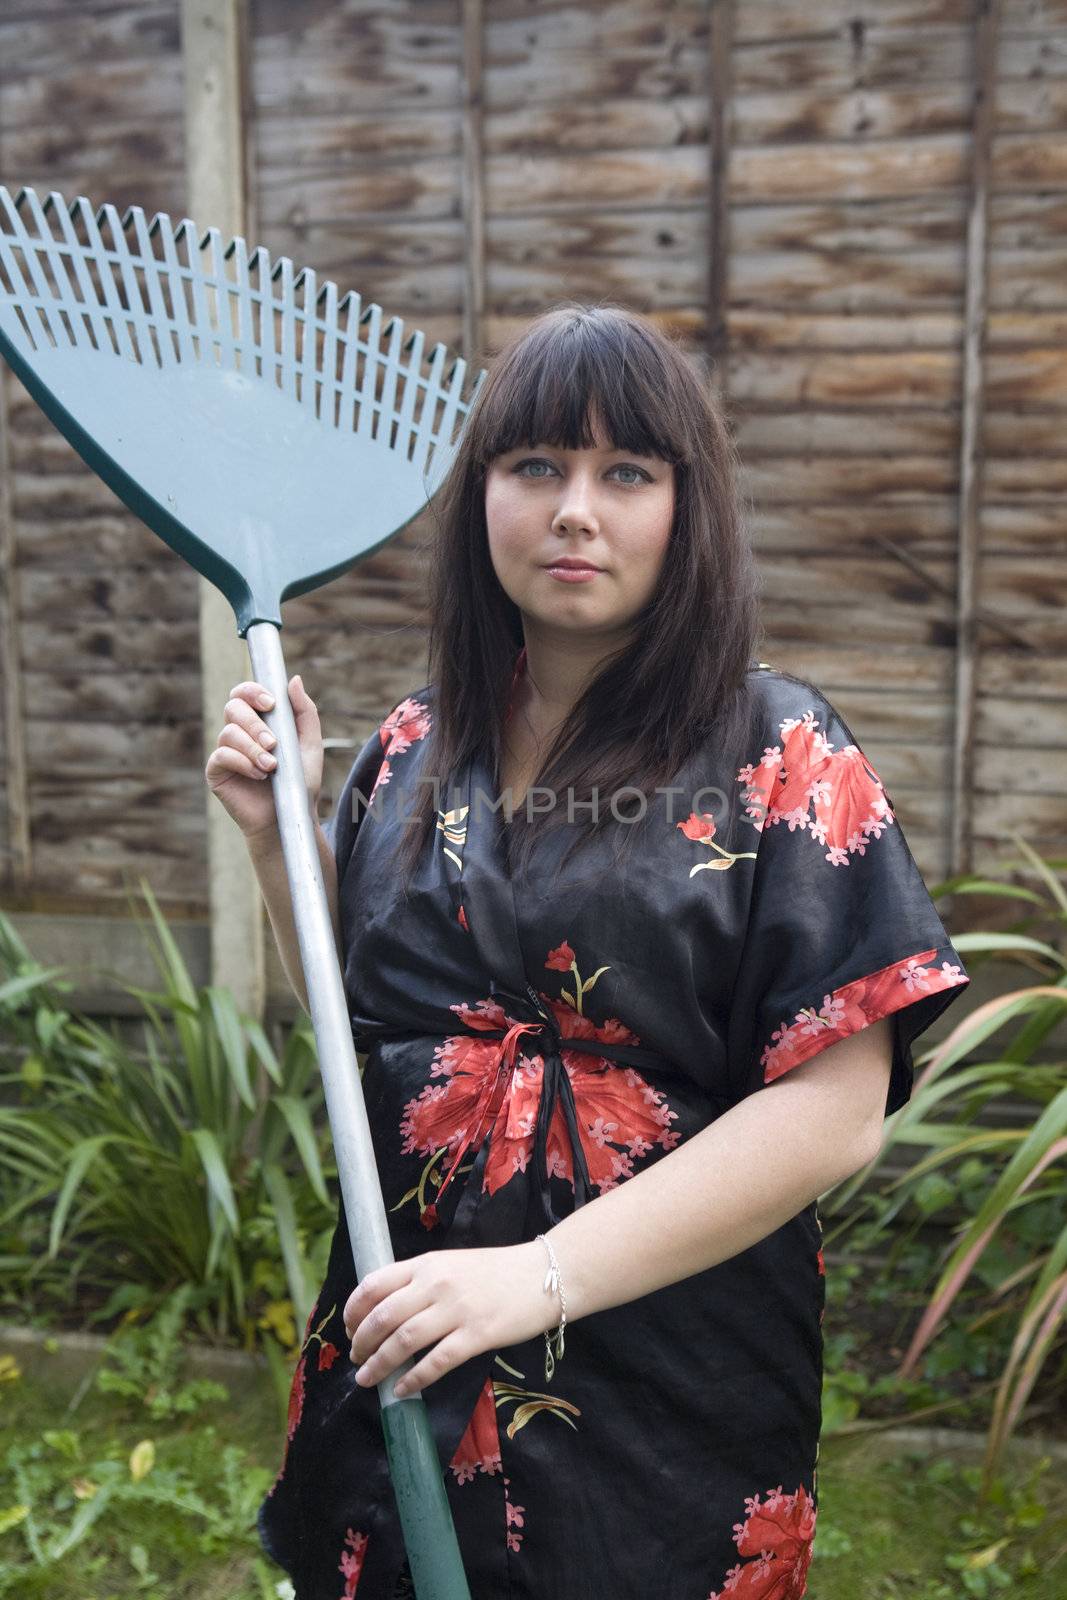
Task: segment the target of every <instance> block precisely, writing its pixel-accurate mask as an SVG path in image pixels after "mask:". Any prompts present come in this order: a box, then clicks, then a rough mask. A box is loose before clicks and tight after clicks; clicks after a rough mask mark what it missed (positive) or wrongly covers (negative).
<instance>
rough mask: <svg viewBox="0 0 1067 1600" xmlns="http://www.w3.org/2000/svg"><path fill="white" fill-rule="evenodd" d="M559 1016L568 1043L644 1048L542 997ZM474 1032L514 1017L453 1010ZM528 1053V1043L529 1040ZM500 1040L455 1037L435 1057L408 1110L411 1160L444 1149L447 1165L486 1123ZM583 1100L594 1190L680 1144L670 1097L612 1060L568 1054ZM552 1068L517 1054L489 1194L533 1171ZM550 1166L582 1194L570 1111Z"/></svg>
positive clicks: (486, 1006)
mask: <svg viewBox="0 0 1067 1600" xmlns="http://www.w3.org/2000/svg"><path fill="white" fill-rule="evenodd" d="M541 998H542V999H543V1000H544V1002H545V1004H546V1006H550V1007H551V1008H552V1013H553V1015H554V1016H555V1019H556V1022H557V1024H558V1025H559V1029H560V1032H561V1034H563V1035H564V1036H565V1037H566V1036H572V1037H578V1038H583V1039H598V1040H601V1041H603V1042H604V1043H619V1044H634V1045H639V1044H640V1040H639V1039H638V1038H637V1036H636V1035H635V1034H633V1033H631V1032H630V1030H629V1029H628V1028H625V1027H623V1025H622V1023H621V1022H618V1021H616V1020H615V1019H613V1018H610V1019H609V1020H608V1021H607V1022H605V1023H603V1024H601V1025H598V1024H596V1023H594V1022H592V1021H591V1020H590V1019H589V1018H588V1017H586V1016H583V1015H581V1014H580V1013H579V1012H577V1011H575V1010H574V1008H573V1007H572V1006H570V1005H567V1004H564V1003H563V1002H561V1001H558V1000H553V999H552V998H551V997H550V996H548V995H542V997H541ZM451 1009H452V1010H453V1011H455V1012H456V1013H457V1014H458V1015H459V1016H461V1017H462V1018H463V1020H464V1022H465V1023H466V1024H467V1025H468V1026H469V1027H471V1028H473V1029H475V1030H477V1029H479V1028H484V1029H487V1030H488V1029H497V1028H507V1027H509V1026H510V1025H511V1024H512V1022H513V1020H514V1019H513V1018H511V1017H509V1016H508V1015H507V1013H506V1012H505V1011H504V1009H503V1008H502V1007H501V1006H500V1004H499V1003H498V1002H497V1001H495V1000H480V1001H478V1003H477V1004H476V1005H474V1006H468V1005H465V1004H462V1003H461V1004H458V1005H454V1006H452V1008H451ZM520 1050H521V1041H520ZM500 1051H501V1041H500V1040H499V1039H486V1040H481V1039H479V1038H478V1037H477V1034H476V1033H474V1034H452V1035H449V1036H448V1037H447V1038H446V1039H444V1040H443V1042H442V1043H441V1044H439V1045H438V1046H437V1047H436V1049H435V1051H434V1061H433V1065H432V1067H431V1078H432V1079H433V1080H435V1081H433V1082H431V1083H428V1084H427V1085H426V1087H425V1088H424V1089H423V1090H422V1092H421V1093H420V1094H419V1095H418V1096H417V1097H416V1098H415V1099H413V1100H409V1101H408V1102H407V1104H406V1105H405V1107H404V1115H403V1118H402V1120H401V1123H400V1132H401V1134H402V1135H403V1138H404V1143H403V1145H402V1150H403V1153H404V1154H405V1155H412V1154H414V1153H416V1152H418V1153H419V1154H421V1155H426V1156H432V1155H433V1154H434V1152H436V1151H438V1150H441V1149H445V1150H446V1152H447V1154H446V1158H445V1159H446V1162H447V1161H448V1160H449V1159H451V1157H452V1156H453V1155H454V1154H455V1152H456V1151H457V1150H458V1149H459V1148H460V1147H461V1145H462V1144H463V1141H464V1139H465V1138H466V1136H467V1132H468V1129H469V1128H470V1127H471V1126H472V1125H473V1124H474V1123H475V1122H476V1119H477V1117H478V1116H480V1115H481V1114H482V1107H483V1105H484V1102H485V1099H486V1095H487V1093H488V1091H489V1090H491V1088H492V1086H493V1084H494V1083H495V1082H496V1078H497V1066H498V1062H499V1060H500ZM561 1055H562V1060H563V1066H564V1070H565V1071H566V1072H567V1074H568V1076H569V1078H570V1082H571V1089H572V1091H573V1094H574V1101H575V1107H576V1111H577V1120H578V1127H579V1134H580V1137H581V1141H582V1148H583V1151H584V1154H585V1159H586V1165H587V1167H588V1170H589V1177H590V1181H591V1182H592V1183H593V1184H594V1185H595V1187H596V1188H597V1189H598V1190H600V1191H601V1192H603V1191H605V1190H607V1189H613V1188H615V1187H616V1185H617V1184H618V1182H619V1180H620V1179H621V1178H628V1177H631V1176H632V1175H633V1171H634V1162H635V1161H636V1160H639V1159H640V1157H642V1156H645V1155H647V1154H648V1152H649V1151H650V1150H651V1149H652V1148H653V1146H655V1145H657V1144H658V1145H660V1146H661V1147H662V1148H663V1149H664V1150H671V1149H673V1148H674V1146H675V1145H676V1144H677V1143H678V1140H679V1139H680V1137H681V1135H680V1134H678V1133H674V1132H672V1131H671V1129H670V1124H671V1122H672V1121H675V1120H676V1119H677V1116H678V1113H677V1112H676V1111H672V1110H671V1109H670V1108H669V1106H668V1104H667V1101H666V1098H665V1096H664V1095H663V1094H661V1093H660V1091H659V1090H658V1089H654V1088H653V1087H652V1086H651V1084H649V1083H647V1082H646V1081H645V1079H644V1078H642V1077H641V1075H640V1073H639V1072H636V1071H635V1070H634V1068H632V1067H621V1066H619V1065H617V1064H616V1063H615V1062H612V1061H609V1060H608V1059H607V1058H605V1057H603V1056H596V1055H593V1054H590V1053H587V1052H585V1051H579V1050H568V1049H567V1047H566V1045H564V1046H563V1049H562V1051H561ZM543 1072H544V1063H543V1061H542V1059H541V1057H540V1056H538V1055H535V1054H533V1053H531V1054H530V1055H522V1054H517V1056H516V1061H515V1066H514V1068H513V1070H512V1072H511V1076H510V1080H509V1082H508V1085H507V1090H506V1092H505V1093H504V1095H503V1098H502V1100H501V1103H500V1106H499V1108H498V1110H497V1113H496V1117H495V1119H494V1121H493V1125H492V1128H491V1141H490V1147H489V1155H488V1159H487V1163H486V1168H485V1180H484V1184H483V1192H485V1193H487V1194H495V1193H496V1191H497V1190H498V1189H500V1188H502V1187H503V1185H504V1184H506V1183H507V1182H508V1181H509V1180H510V1179H511V1178H512V1177H514V1175H515V1173H516V1172H524V1171H525V1170H526V1166H527V1164H528V1162H529V1161H530V1160H531V1158H532V1156H533V1148H534V1130H535V1126H536V1122H537V1108H538V1104H539V1102H540V1098H541V1082H542V1077H543ZM546 1158H547V1162H548V1170H549V1172H550V1174H551V1175H552V1176H554V1177H558V1178H563V1179H565V1180H566V1181H567V1182H568V1183H570V1184H571V1186H572V1187H573V1185H574V1164H573V1158H572V1153H571V1146H570V1140H569V1138H568V1136H567V1125H566V1121H565V1119H564V1115H563V1109H562V1107H561V1106H560V1105H559V1104H558V1102H557V1104H556V1106H555V1107H554V1109H553V1114H552V1121H551V1123H550V1124H549V1131H548V1140H547V1149H546Z"/></svg>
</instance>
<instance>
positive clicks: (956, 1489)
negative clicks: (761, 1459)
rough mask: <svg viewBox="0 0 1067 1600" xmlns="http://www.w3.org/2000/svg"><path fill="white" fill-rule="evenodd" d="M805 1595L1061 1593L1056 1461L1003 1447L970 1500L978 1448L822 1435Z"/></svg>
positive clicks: (826, 1598)
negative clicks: (1002, 1459) (993, 1476)
mask: <svg viewBox="0 0 1067 1600" xmlns="http://www.w3.org/2000/svg"><path fill="white" fill-rule="evenodd" d="M819 1459H820V1470H819V1516H818V1524H817V1529H816V1538H815V1554H814V1556H813V1559H812V1564H811V1567H810V1569H809V1573H808V1595H809V1596H810V1600H956V1597H957V1596H966V1595H996V1594H1001V1593H1010V1594H1011V1596H1012V1600H1029V1597H1031V1596H1033V1597H1034V1600H1037V1597H1038V1596H1040V1600H1064V1597H1067V1474H1065V1473H1064V1470H1063V1463H1062V1461H1056V1462H1052V1461H1050V1460H1049V1458H1048V1457H1047V1456H1046V1457H1042V1458H1040V1459H1038V1460H1035V1459H1034V1457H1033V1456H1032V1455H1030V1454H1025V1453H1024V1451H1023V1450H1022V1449H1021V1448H1020V1447H1018V1446H1013V1447H1009V1451H1008V1466H1009V1471H1008V1472H1007V1473H1005V1475H1004V1477H1003V1478H998V1479H997V1480H996V1481H995V1484H994V1492H993V1494H992V1495H991V1496H990V1498H989V1501H988V1502H987V1505H986V1506H985V1507H984V1508H979V1506H978V1503H977V1484H978V1477H979V1463H980V1460H981V1452H980V1451H978V1450H975V1449H974V1447H973V1446H972V1447H967V1446H957V1447H955V1448H954V1449H953V1450H952V1452H951V1454H949V1453H948V1452H946V1451H945V1450H943V1449H938V1450H936V1451H931V1450H923V1449H921V1448H917V1447H915V1446H907V1447H902V1446H901V1445H900V1444H899V1443H894V1442H893V1441H892V1440H891V1439H889V1438H887V1437H884V1436H880V1435H879V1434H877V1433H872V1434H870V1435H867V1436H866V1437H864V1438H856V1437H852V1438H845V1437H841V1438H836V1439H835V1438H833V1437H831V1438H828V1439H824V1441H823V1444H822V1447H821V1450H820V1454H819Z"/></svg>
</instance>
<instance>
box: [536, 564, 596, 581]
mask: <svg viewBox="0 0 1067 1600" xmlns="http://www.w3.org/2000/svg"><path fill="white" fill-rule="evenodd" d="M545 571H546V572H547V573H548V575H549V577H551V578H558V579H559V580H560V582H561V583H588V582H589V581H590V579H591V578H596V577H599V576H600V568H599V567H546V568H545Z"/></svg>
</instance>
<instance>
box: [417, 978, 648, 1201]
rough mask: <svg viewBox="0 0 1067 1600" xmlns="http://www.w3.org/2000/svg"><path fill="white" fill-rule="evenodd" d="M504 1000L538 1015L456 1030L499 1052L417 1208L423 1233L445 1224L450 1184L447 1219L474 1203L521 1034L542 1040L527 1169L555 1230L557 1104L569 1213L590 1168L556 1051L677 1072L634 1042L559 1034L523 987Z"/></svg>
mask: <svg viewBox="0 0 1067 1600" xmlns="http://www.w3.org/2000/svg"><path fill="white" fill-rule="evenodd" d="M492 992H493V994H494V996H496V997H501V996H503V995H504V994H505V991H503V990H501V989H500V988H499V987H498V986H497V985H496V984H495V983H494V984H493V985H492ZM507 1001H508V1006H507V1009H508V1011H509V1013H510V1014H512V1015H514V1014H515V1012H516V1011H519V1012H520V1013H521V1011H523V1010H527V1009H528V1007H529V1004H530V1003H531V1002H532V1004H533V1006H534V1007H535V1009H536V1012H537V1015H536V1016H535V1017H532V1018H528V1019H527V1020H524V1021H523V1020H520V1021H517V1022H513V1023H511V1025H510V1026H509V1027H507V1028H471V1027H465V1028H463V1029H462V1030H461V1031H463V1032H467V1033H470V1034H471V1035H472V1036H473V1037H475V1038H477V1039H479V1040H482V1039H499V1040H500V1050H499V1052H498V1055H497V1060H496V1063H495V1071H494V1070H492V1069H491V1070H490V1071H489V1072H487V1073H486V1078H485V1085H484V1087H483V1089H482V1092H481V1094H480V1095H479V1097H478V1102H477V1105H476V1106H475V1108H474V1112H473V1114H472V1116H471V1121H470V1124H469V1126H468V1128H467V1132H466V1134H465V1136H464V1138H463V1139H462V1141H461V1142H460V1145H459V1148H458V1150H457V1151H456V1153H455V1155H454V1156H453V1157H452V1160H451V1162H450V1163H449V1166H448V1169H447V1171H446V1172H445V1174H444V1177H443V1178H442V1180H441V1186H440V1188H439V1189H438V1191H437V1198H436V1200H434V1201H433V1202H431V1204H430V1205H428V1206H426V1207H425V1208H424V1209H423V1211H422V1214H421V1218H420V1220H421V1222H422V1225H423V1227H424V1228H435V1227H437V1226H438V1224H440V1223H445V1224H446V1225H447V1222H448V1220H449V1219H447V1218H446V1217H445V1216H443V1215H442V1214H441V1200H442V1198H443V1197H444V1194H445V1191H446V1190H447V1189H448V1188H449V1187H452V1188H453V1198H454V1200H455V1206H454V1208H453V1211H452V1218H451V1219H450V1220H451V1221H455V1217H456V1213H457V1212H458V1210H459V1207H460V1205H461V1203H462V1202H463V1201H464V1200H466V1202H467V1205H466V1206H465V1208H464V1209H465V1210H467V1209H469V1207H470V1206H471V1205H473V1204H474V1200H475V1196H476V1194H477V1192H478V1190H479V1189H480V1187H481V1183H482V1179H483V1174H484V1171H485V1163H486V1160H487V1158H488V1153H489V1143H490V1140H489V1137H487V1136H488V1135H489V1134H490V1132H491V1129H492V1128H493V1126H494V1125H495V1122H496V1118H497V1113H498V1112H499V1110H500V1107H501V1105H502V1104H503V1101H504V1096H505V1095H506V1094H507V1091H508V1087H509V1085H510V1082H511V1077H512V1073H513V1071H514V1068H515V1055H516V1050H517V1047H518V1044H519V1040H520V1039H521V1038H522V1037H523V1035H525V1034H531V1035H533V1034H539V1035H541V1039H540V1041H539V1042H538V1045H537V1053H538V1054H539V1055H540V1056H541V1059H542V1060H543V1062H544V1071H543V1076H542V1081H541V1097H540V1100H539V1102H538V1107H537V1122H536V1125H535V1129H534V1151H533V1166H534V1172H535V1174H536V1178H537V1186H538V1191H539V1198H540V1208H541V1216H542V1219H543V1225H544V1226H545V1227H548V1228H550V1227H554V1226H555V1225H556V1223H557V1222H559V1221H560V1220H561V1218H560V1217H559V1216H558V1215H557V1213H556V1211H555V1209H554V1207H553V1205H552V1195H551V1186H550V1184H549V1170H548V1132H549V1128H550V1126H551V1123H552V1116H553V1113H554V1111H555V1109H556V1104H557V1102H558V1103H559V1105H560V1107H561V1109H562V1111H563V1121H564V1125H565V1127H566V1130H567V1138H568V1140H569V1143H570V1148H571V1164H572V1171H573V1173H574V1206H575V1210H577V1208H578V1207H579V1206H582V1205H585V1204H586V1202H587V1201H588V1200H590V1199H591V1198H592V1183H591V1181H590V1177H589V1168H588V1166H587V1165H586V1160H585V1151H584V1149H583V1148H582V1141H581V1137H580V1135H579V1132H578V1118H577V1113H576V1110H575V1104H574V1090H573V1088H572V1086H571V1081H570V1076H569V1074H568V1072H567V1069H566V1067H565V1065H564V1063H563V1056H562V1051H563V1049H564V1047H565V1048H566V1049H568V1050H582V1051H584V1052H586V1054H588V1055H595V1056H601V1057H608V1058H609V1059H611V1060H612V1061H620V1062H623V1063H625V1064H626V1065H627V1066H634V1067H645V1068H648V1067H655V1068H658V1069H659V1070H661V1071H666V1072H677V1067H673V1066H672V1064H671V1062H670V1061H669V1060H668V1059H667V1057H665V1056H663V1055H661V1054H660V1053H659V1052H658V1051H656V1050H649V1049H647V1048H644V1047H642V1046H639V1045H625V1044H614V1043H609V1042H608V1041H605V1040H602V1039H590V1038H588V1037H585V1036H581V1037H579V1036H570V1035H565V1034H562V1033H561V1032H560V1029H559V1024H558V1022H557V1020H556V1017H555V1014H554V1013H553V1012H552V1011H550V1010H549V1009H548V1008H547V1007H546V1006H545V1004H544V1002H543V1000H542V999H541V996H540V995H539V994H538V993H537V990H536V989H534V988H533V986H532V985H529V986H528V987H527V991H526V998H523V997H517V996H515V995H507ZM602 1070H604V1069H602ZM472 1149H473V1150H474V1152H475V1159H474V1162H473V1163H472V1165H471V1166H469V1167H468V1168H466V1170H465V1171H463V1172H461V1171H460V1163H461V1162H462V1160H463V1158H464V1156H465V1155H466V1154H467V1153H468V1151H470V1150H472ZM472 1179H473V1180H474V1183H473V1185H472V1184H471V1180H472ZM464 1191H467V1193H466V1194H464Z"/></svg>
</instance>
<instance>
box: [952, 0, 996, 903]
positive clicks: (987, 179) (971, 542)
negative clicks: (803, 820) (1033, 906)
mask: <svg viewBox="0 0 1067 1600" xmlns="http://www.w3.org/2000/svg"><path fill="white" fill-rule="evenodd" d="M999 26H1000V0H988V3H987V4H984V5H983V6H981V7H980V8H979V10H978V12H977V14H976V22H975V50H974V55H975V84H974V130H973V136H972V150H971V195H970V205H969V207H968V212H967V273H966V282H965V288H964V330H963V392H962V399H961V411H962V416H961V428H960V445H959V463H960V491H959V554H958V557H957V562H956V585H957V595H956V684H955V696H954V699H955V706H954V717H953V728H952V736H951V748H952V788H951V796H950V802H949V849H948V855H947V858H946V863H945V871H946V873H947V874H948V875H949V876H952V877H955V876H957V875H958V874H960V873H963V872H970V871H971V869H972V867H973V863H974V837H973V835H974V800H973V794H974V785H975V776H976V768H977V760H978V753H977V751H976V749H975V721H976V714H977V696H978V652H979V646H980V641H981V638H982V633H981V631H980V624H979V619H978V592H979V570H978V563H979V548H980V537H981V530H980V524H979V516H980V499H981V493H982V447H983V438H982V424H983V417H984V410H985V396H986V372H985V360H984V350H983V344H984V339H985V320H986V302H987V286H988V248H989V240H988V231H987V217H988V213H989V188H990V184H991V182H994V181H995V180H996V174H995V172H993V171H992V170H991V168H992V161H993V153H992V142H993V128H994V119H995V115H996V106H995V96H996V78H997V30H998V28H999ZM1001 570H1002V568H1001V567H1000V565H999V564H998V572H999V571H1001ZM999 598H1000V596H999V595H998V599H999ZM999 609H1000V610H1001V611H1003V609H1004V608H1003V606H1000V607H999Z"/></svg>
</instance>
